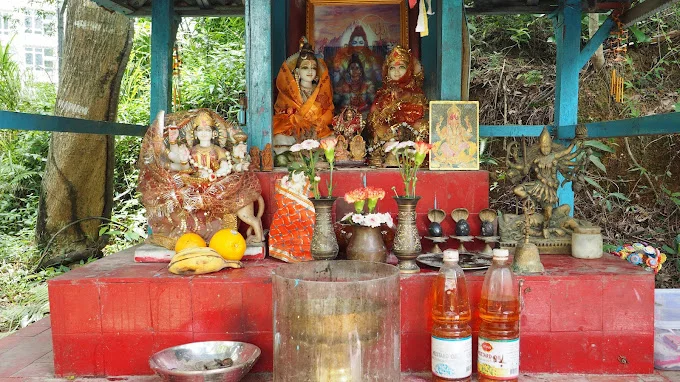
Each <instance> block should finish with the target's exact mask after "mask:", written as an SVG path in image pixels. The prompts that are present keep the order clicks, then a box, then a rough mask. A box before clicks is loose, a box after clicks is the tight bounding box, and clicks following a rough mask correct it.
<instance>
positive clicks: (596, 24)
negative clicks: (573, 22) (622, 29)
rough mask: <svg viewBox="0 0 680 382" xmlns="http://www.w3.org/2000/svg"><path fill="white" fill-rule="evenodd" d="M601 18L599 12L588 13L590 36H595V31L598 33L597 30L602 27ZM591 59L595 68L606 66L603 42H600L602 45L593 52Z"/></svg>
mask: <svg viewBox="0 0 680 382" xmlns="http://www.w3.org/2000/svg"><path fill="white" fill-rule="evenodd" d="M599 18H600V14H599V13H589V14H588V34H589V35H590V38H593V36H595V33H597V30H598V29H599V28H600V21H599ZM591 61H592V62H593V66H594V67H595V69H597V70H600V69H602V68H604V51H603V50H602V44H600V46H599V47H598V48H597V50H596V51H595V54H593V57H591Z"/></svg>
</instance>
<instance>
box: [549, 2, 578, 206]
mask: <svg viewBox="0 0 680 382" xmlns="http://www.w3.org/2000/svg"><path fill="white" fill-rule="evenodd" d="M553 25H554V29H555V42H556V43H557V77H556V80H555V126H556V128H557V131H556V133H557V134H556V135H559V132H560V130H561V129H563V128H565V127H566V126H570V125H572V126H573V125H576V124H577V120H578V81H579V70H580V69H581V67H580V66H579V57H580V53H581V1H580V0H560V10H559V11H558V13H557V17H556V18H555V19H553ZM563 179H564V178H562V176H561V175H560V176H558V180H559V181H560V182H561V181H562V180H563ZM557 197H558V198H559V199H560V204H569V205H570V206H571V212H572V214H573V212H574V191H573V190H572V189H571V182H570V183H567V184H565V185H564V186H563V187H560V188H559V189H558V190H557Z"/></svg>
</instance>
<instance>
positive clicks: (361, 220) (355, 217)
mask: <svg viewBox="0 0 680 382" xmlns="http://www.w3.org/2000/svg"><path fill="white" fill-rule="evenodd" d="M352 222H353V223H356V224H361V225H364V222H365V218H364V215H361V214H354V215H352Z"/></svg>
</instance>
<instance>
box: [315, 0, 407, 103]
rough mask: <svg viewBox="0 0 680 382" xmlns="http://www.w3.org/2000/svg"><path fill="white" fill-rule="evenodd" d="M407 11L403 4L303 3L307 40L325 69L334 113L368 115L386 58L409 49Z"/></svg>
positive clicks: (362, 0) (394, 0) (359, 0)
mask: <svg viewBox="0 0 680 382" xmlns="http://www.w3.org/2000/svg"><path fill="white" fill-rule="evenodd" d="M407 12H408V10H407V7H406V2H405V1H403V0H354V1H348V0H307V20H306V21H307V30H306V32H307V39H308V40H309V42H310V43H311V45H312V47H313V48H314V51H315V52H316V54H317V55H319V56H320V57H322V58H323V60H324V62H325V63H326V65H327V66H328V71H329V75H330V78H331V82H332V86H333V103H334V105H335V108H336V110H342V108H344V107H345V106H350V105H351V106H354V107H355V108H357V109H359V111H360V112H361V113H363V114H364V115H365V114H366V113H368V110H369V109H370V107H371V104H373V100H374V99H375V92H376V91H377V90H378V89H380V87H381V86H382V64H383V61H384V60H385V57H386V56H387V53H388V52H389V51H390V50H391V49H392V48H393V47H395V46H396V45H401V46H403V47H405V48H408V46H409V41H408V14H407Z"/></svg>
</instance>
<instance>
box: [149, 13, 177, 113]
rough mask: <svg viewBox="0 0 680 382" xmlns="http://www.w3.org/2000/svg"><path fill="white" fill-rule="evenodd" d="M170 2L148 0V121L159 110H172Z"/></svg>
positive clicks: (172, 26) (172, 18)
mask: <svg viewBox="0 0 680 382" xmlns="http://www.w3.org/2000/svg"><path fill="white" fill-rule="evenodd" d="M173 4H174V2H173V1H169V0H164V1H154V2H152V3H151V115H150V116H149V117H150V119H151V122H153V120H154V119H156V115H157V114H158V112H159V111H161V110H165V111H166V112H171V111H172V103H171V101H172V93H171V92H172V47H173V45H174V43H175V34H176V32H177V27H176V24H175V12H174V9H173V8H174V7H173Z"/></svg>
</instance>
